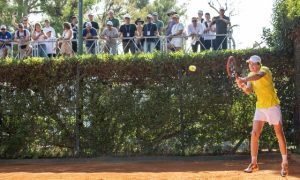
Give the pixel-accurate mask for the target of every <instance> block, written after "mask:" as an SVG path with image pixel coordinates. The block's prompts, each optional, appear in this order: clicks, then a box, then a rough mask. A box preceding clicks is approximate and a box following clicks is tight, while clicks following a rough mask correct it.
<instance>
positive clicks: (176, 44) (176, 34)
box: [168, 14, 184, 51]
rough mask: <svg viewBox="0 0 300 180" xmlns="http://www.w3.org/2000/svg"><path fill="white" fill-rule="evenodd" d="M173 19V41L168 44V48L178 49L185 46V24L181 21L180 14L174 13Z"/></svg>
mask: <svg viewBox="0 0 300 180" xmlns="http://www.w3.org/2000/svg"><path fill="white" fill-rule="evenodd" d="M172 18H173V20H174V21H175V24H174V26H173V27H172V34H171V36H170V37H171V38H172V39H171V42H170V44H168V48H169V49H170V50H172V51H178V50H180V49H181V48H182V46H183V37H180V36H182V35H183V30H184V26H183V24H182V23H180V22H179V15H178V14H174V15H173V17H172Z"/></svg>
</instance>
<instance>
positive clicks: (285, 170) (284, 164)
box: [274, 123, 288, 176]
mask: <svg viewBox="0 0 300 180" xmlns="http://www.w3.org/2000/svg"><path fill="white" fill-rule="evenodd" d="M274 131H275V134H276V137H277V139H278V144H279V149H280V153H281V156H282V164H281V173H280V174H281V176H286V175H287V174H288V160H287V148H286V140H285V136H284V133H283V130H282V124H281V123H279V124H277V125H274Z"/></svg>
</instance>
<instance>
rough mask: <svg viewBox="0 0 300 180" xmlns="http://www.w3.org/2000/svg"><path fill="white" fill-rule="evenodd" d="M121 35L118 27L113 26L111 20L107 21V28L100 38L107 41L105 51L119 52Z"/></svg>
mask: <svg viewBox="0 0 300 180" xmlns="http://www.w3.org/2000/svg"><path fill="white" fill-rule="evenodd" d="M118 36H119V33H118V29H117V28H115V27H113V23H112V22H111V21H107V23H106V28H105V29H104V30H103V32H102V34H101V36H100V38H101V39H104V40H105V41H106V43H105V47H104V52H105V53H110V54H118V49H117V48H118V46H117V38H118Z"/></svg>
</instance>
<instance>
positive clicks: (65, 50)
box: [59, 22, 74, 57]
mask: <svg viewBox="0 0 300 180" xmlns="http://www.w3.org/2000/svg"><path fill="white" fill-rule="evenodd" d="M63 27H64V31H63V35H62V37H60V38H59V40H60V41H61V49H60V54H61V55H63V56H70V57H72V56H73V55H74V53H73V50H72V43H71V41H72V39H73V31H72V29H71V24H70V23H68V22H65V23H64V24H63Z"/></svg>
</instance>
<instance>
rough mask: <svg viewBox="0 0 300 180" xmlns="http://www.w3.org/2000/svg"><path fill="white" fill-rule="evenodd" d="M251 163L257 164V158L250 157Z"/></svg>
mask: <svg viewBox="0 0 300 180" xmlns="http://www.w3.org/2000/svg"><path fill="white" fill-rule="evenodd" d="M251 163H253V164H257V156H251Z"/></svg>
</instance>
